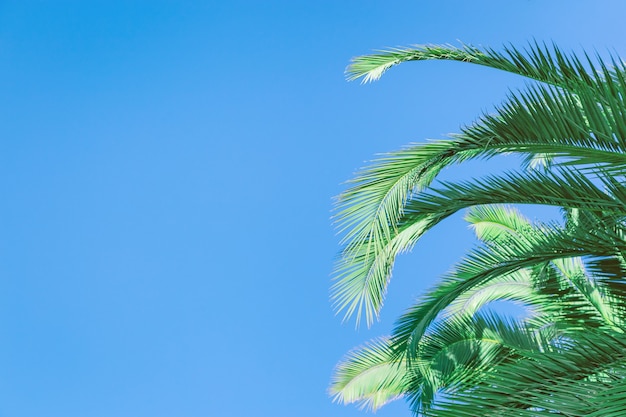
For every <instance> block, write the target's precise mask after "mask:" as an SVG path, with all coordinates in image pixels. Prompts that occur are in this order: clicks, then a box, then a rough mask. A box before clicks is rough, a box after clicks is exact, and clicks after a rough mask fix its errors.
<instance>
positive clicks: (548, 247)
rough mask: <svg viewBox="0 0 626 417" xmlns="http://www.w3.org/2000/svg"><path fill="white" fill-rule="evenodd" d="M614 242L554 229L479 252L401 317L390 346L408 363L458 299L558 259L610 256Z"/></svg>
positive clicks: (610, 236)
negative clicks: (519, 272) (484, 286)
mask: <svg viewBox="0 0 626 417" xmlns="http://www.w3.org/2000/svg"><path fill="white" fill-rule="evenodd" d="M614 238H615V235H614V234H612V233H609V232H607V233H604V234H601V235H589V234H585V233H581V234H578V235H577V234H572V233H571V232H568V231H565V230H562V229H559V228H556V227H555V228H552V229H547V228H544V230H543V233H541V234H537V235H530V236H525V239H519V240H518V242H517V245H516V247H511V246H510V245H509V244H507V245H501V244H497V243H494V244H492V245H489V246H486V247H479V248H477V249H475V250H473V251H472V252H470V253H469V254H468V255H467V256H466V257H465V259H464V260H463V261H462V262H461V263H460V264H459V265H457V267H456V268H455V269H454V270H453V271H452V272H451V273H449V274H448V275H446V276H444V278H443V279H442V280H441V282H440V283H439V284H438V285H437V286H436V287H435V289H434V290H432V291H431V292H429V293H428V294H426V295H425V296H424V297H422V298H421V299H420V300H419V302H418V303H417V304H416V305H415V306H414V307H412V308H410V309H409V310H407V312H406V313H405V314H404V315H403V316H402V317H400V319H399V320H398V322H397V325H396V328H395V330H394V334H393V339H392V340H393V342H394V345H395V346H396V348H397V350H398V352H401V353H403V354H407V355H408V358H409V359H411V358H415V356H416V353H417V351H418V348H417V346H418V345H419V343H420V340H421V338H422V336H423V335H424V333H425V332H426V330H427V328H428V326H430V324H431V323H432V322H433V321H434V320H435V318H436V317H437V316H438V315H439V314H440V313H442V312H443V311H444V310H445V309H446V308H447V307H448V306H449V305H450V304H451V303H452V302H454V301H455V300H456V299H457V298H459V297H460V296H461V295H462V294H464V293H467V292H468V291H471V290H473V289H475V288H478V287H479V286H481V285H484V284H486V283H488V282H489V281H491V280H494V279H497V278H498V277H501V276H505V275H508V274H511V273H513V272H515V271H519V270H522V269H524V268H533V267H536V266H539V265H544V264H545V263H547V262H552V261H557V260H560V259H567V258H577V257H581V256H605V255H606V254H610V253H612V252H613V251H614V250H615V244H616V241H615V239H614ZM620 245H621V246H622V247H626V242H624V241H622V242H621V243H620ZM589 296H590V297H592V295H589Z"/></svg>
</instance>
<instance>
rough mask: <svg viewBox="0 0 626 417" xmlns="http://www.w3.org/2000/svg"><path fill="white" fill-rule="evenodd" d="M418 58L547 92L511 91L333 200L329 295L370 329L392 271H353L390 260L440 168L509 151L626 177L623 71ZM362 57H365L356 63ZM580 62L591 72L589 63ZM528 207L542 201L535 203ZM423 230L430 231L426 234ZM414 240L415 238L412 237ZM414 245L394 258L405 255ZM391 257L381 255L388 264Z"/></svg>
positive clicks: (519, 60) (552, 57)
mask: <svg viewBox="0 0 626 417" xmlns="http://www.w3.org/2000/svg"><path fill="white" fill-rule="evenodd" d="M424 51H427V52H428V53H427V54H426V56H427V59H457V60H466V61H467V60H468V61H470V62H480V63H481V64H484V65H488V66H492V67H494V68H499V69H504V70H507V71H512V72H516V73H519V74H521V75H525V76H530V77H532V78H535V79H537V80H539V81H545V82H548V83H551V84H552V85H553V86H548V87H543V86H531V87H529V88H528V89H527V91H525V92H520V93H517V94H512V95H510V97H509V98H508V101H507V102H506V103H505V104H503V105H502V106H501V107H500V108H498V109H497V111H496V113H495V114H494V115H485V116H483V117H482V118H481V119H480V120H478V121H477V122H476V123H474V124H473V125H471V126H468V127H465V128H463V129H462V131H461V133H459V134H457V135H453V136H452V139H450V140H442V141H436V142H431V143H426V144H421V145H414V146H412V147H410V148H407V149H404V150H401V151H398V152H394V153H391V154H387V155H385V156H384V157H382V158H380V159H378V160H376V161H375V162H374V163H373V164H372V165H371V166H369V167H367V168H365V169H363V170H362V171H360V172H359V173H358V174H357V176H356V178H355V179H354V180H353V181H352V186H351V188H349V189H348V190H347V191H345V192H344V193H342V195H341V196H340V197H339V199H338V204H337V214H336V216H335V219H336V222H337V224H338V227H339V230H340V231H341V232H342V233H343V234H344V236H343V243H344V249H343V251H342V254H341V257H340V260H339V262H338V263H337V266H336V275H335V276H336V280H337V283H336V285H335V286H334V290H333V291H334V293H333V297H334V300H335V305H336V307H337V308H338V309H339V310H343V311H344V312H346V317H348V316H350V315H352V314H356V318H357V322H359V321H360V320H361V316H362V315H364V316H365V319H366V321H367V323H368V324H370V323H371V322H372V321H373V319H374V318H375V317H376V316H377V314H378V311H379V309H380V306H382V300H383V298H384V294H385V290H386V283H387V281H388V279H389V276H390V273H391V268H390V267H389V266H388V265H386V264H385V263H380V262H374V264H376V265H377V268H375V269H373V270H372V269H371V268H361V267H358V266H356V265H357V264H358V263H359V262H360V261H364V262H365V264H367V263H369V262H371V261H370V258H372V257H374V258H375V257H377V256H378V255H380V254H384V253H387V254H388V253H389V252H388V248H387V247H386V245H387V244H388V243H389V242H391V241H393V239H394V237H395V236H397V235H398V224H399V222H401V219H402V218H403V216H404V214H405V212H406V211H408V210H410V205H411V202H412V200H413V199H414V198H415V197H416V196H419V195H420V194H421V193H423V192H427V191H428V189H429V187H431V183H432V182H433V180H434V179H435V178H436V176H437V175H438V174H439V172H440V171H441V169H443V168H444V167H446V166H448V165H451V164H455V163H460V162H463V161H466V160H468V159H472V158H485V157H492V156H495V155H499V154H505V153H511V152H513V153H519V154H522V155H526V156H527V157H528V158H529V159H530V160H532V159H533V158H537V157H538V156H541V157H542V158H543V159H546V158H547V159H550V160H551V161H553V162H554V163H555V164H557V165H558V164H561V165H564V166H570V165H572V164H575V165H577V166H580V167H581V168H584V169H586V170H588V172H589V173H594V174H598V173H599V174H600V175H607V174H611V175H616V174H619V173H622V172H626V117H624V116H626V114H625V111H624V109H625V108H626V102H625V100H626V82H625V81H624V79H625V77H624V73H625V72H626V70H625V69H624V67H623V65H621V64H619V65H618V64H615V65H616V67H615V68H609V67H607V65H606V64H604V63H603V62H602V61H600V62H599V64H598V66H597V68H596V67H593V68H592V69H591V70H590V72H589V73H586V72H585V71H586V70H585V66H584V65H583V64H582V63H581V62H580V61H578V60H576V59H575V58H573V57H565V56H564V55H563V54H562V53H560V52H559V51H558V49H555V50H554V51H550V50H548V49H545V48H543V49H542V48H541V47H539V46H537V45H535V46H534V47H533V48H531V49H530V50H529V51H527V52H525V53H521V52H520V51H517V50H512V49H510V50H508V51H505V53H504V54H499V53H496V52H494V51H491V50H487V51H484V52H480V51H478V50H477V49H475V48H470V47H466V48H465V49H455V48H451V47H437V48H430V49H429V48H426V49H425V50H424ZM414 52H415V51H413V52H411V53H408V52H407V53H406V54H404V55H403V56H404V57H405V58H406V59H404V58H402V59H401V58H398V57H397V56H395V55H394V58H393V59H391V61H393V62H395V60H397V59H400V61H402V60H416V59H426V58H420V56H421V55H420V53H421V52H420V53H418V52H419V49H418V52H415V53H414ZM422 52H423V51H422ZM468 54H469V55H468ZM376 57H378V58H376ZM463 57H464V58H463ZM379 58H380V57H379V56H374V58H372V59H373V61H372V62H374V61H376V62H378V63H380V62H382V61H380V62H379V61H377V59H379ZM387 58H389V57H387ZM368 59H369V58H366V57H364V58H363V60H364V61H363V62H365V61H367V60H368ZM380 59H382V58H380ZM391 61H389V62H391ZM400 61H398V62H400ZM377 65H378V64H377ZM381 65H383V64H381ZM586 65H587V67H592V64H591V63H587V64H586ZM383 66H384V65H383ZM363 68H364V67H363ZM363 68H362V70H363V71H365V69H363ZM372 68H373V67H372ZM355 71H356V70H355ZM365 73H366V72H362V74H365ZM583 74H584V75H583ZM555 86H556V87H555ZM598 170H601V171H598ZM577 176H578V177H580V175H578V174H577ZM528 196H529V197H532V194H528ZM497 202H499V203H501V202H513V201H497ZM487 203H488V202H487ZM528 203H537V204H544V202H543V201H541V200H538V201H528ZM429 227H432V225H430V226H428V227H426V228H425V229H424V231H425V230H427V229H428V228H429ZM420 235H421V233H419V234H416V235H415V239H417V238H419V236H420ZM412 243H414V242H411V243H408V244H407V245H404V246H402V248H401V249H400V250H399V251H398V252H401V251H404V250H407V249H409V248H410V247H411V246H412ZM394 256H395V255H394ZM394 256H388V255H387V258H388V259H390V260H391V262H393V259H394ZM353 261H355V262H353Z"/></svg>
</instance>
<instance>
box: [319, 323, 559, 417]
mask: <svg viewBox="0 0 626 417" xmlns="http://www.w3.org/2000/svg"><path fill="white" fill-rule="evenodd" d="M553 338H554V329H553V328H550V327H545V326H544V327H542V328H541V329H534V330H532V329H527V328H525V327H524V325H523V324H521V323H515V322H512V321H505V320H503V319H501V318H499V317H497V316H494V315H491V314H486V315H485V314H481V315H474V316H463V317H449V318H447V319H446V320H443V321H441V322H439V323H438V324H437V325H436V326H433V327H432V328H431V329H430V331H429V333H428V335H427V336H426V337H425V338H424V340H423V341H422V342H421V344H420V355H419V360H418V361H416V362H414V363H412V364H411V365H410V366H409V365H408V363H407V362H406V361H405V360H403V359H398V358H397V355H396V354H395V353H394V352H393V347H392V345H391V343H390V340H389V339H387V338H383V339H377V340H374V341H372V342H370V343H369V344H367V345H365V346H363V347H361V348H359V349H357V350H354V351H352V352H350V353H349V354H348V355H347V357H346V358H345V359H344V360H343V361H342V362H341V363H340V364H339V365H338V366H337V369H336V372H335V376H334V378H333V382H332V385H331V390H330V391H331V394H333V395H334V400H336V401H339V402H342V403H344V404H348V403H359V404H360V405H361V407H367V408H370V409H373V410H376V409H378V408H380V407H381V406H383V405H385V404H386V403H388V402H390V401H393V400H395V399H397V398H400V397H402V396H405V395H406V396H408V397H409V398H410V399H411V401H412V402H413V403H414V405H415V406H416V407H419V408H420V409H422V410H424V409H428V408H430V407H431V405H432V404H433V402H434V401H435V394H436V393H438V392H440V391H441V390H445V389H448V388H453V386H454V385H456V384H458V383H459V380H458V379H459V377H461V376H462V378H463V379H468V378H479V377H480V375H482V374H484V373H485V372H486V371H487V370H489V369H491V368H492V367H493V366H494V365H495V364H496V363H501V362H503V361H507V360H513V359H514V358H517V357H518V356H519V353H520V352H525V351H537V350H545V349H549V348H550V345H549V341H550V340H552V339H553Z"/></svg>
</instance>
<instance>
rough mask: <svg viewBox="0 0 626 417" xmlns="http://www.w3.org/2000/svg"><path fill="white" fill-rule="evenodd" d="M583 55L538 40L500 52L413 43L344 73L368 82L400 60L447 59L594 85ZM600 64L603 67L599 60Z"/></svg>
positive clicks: (359, 61)
mask: <svg viewBox="0 0 626 417" xmlns="http://www.w3.org/2000/svg"><path fill="white" fill-rule="evenodd" d="M585 58H586V59H585V61H581V60H580V59H579V58H578V57H576V56H574V55H571V56H566V55H565V54H563V53H562V52H561V50H560V49H559V48H557V47H556V46H553V48H552V49H550V48H548V47H547V46H546V45H543V46H542V45H539V44H538V43H535V44H532V45H530V46H529V48H528V49H527V50H520V49H518V48H516V47H514V46H509V47H505V48H504V50H503V52H497V51H495V50H494V49H491V48H477V47H474V46H470V45H463V46H462V47H460V48H457V47H454V46H452V45H416V46H414V47H411V48H392V49H388V50H382V51H379V52H378V53H377V54H372V55H364V56H359V57H356V58H354V59H352V63H351V64H350V66H349V67H348V68H347V69H346V75H347V78H348V80H350V81H353V80H357V79H359V78H362V79H363V82H371V81H376V80H378V79H379V78H380V77H381V76H382V75H383V74H384V73H385V72H386V71H387V70H388V69H390V68H391V67H393V66H395V65H399V64H401V63H403V62H409V61H426V60H447V61H460V62H468V63H472V64H478V65H484V66H487V67H490V68H495V69H499V70H502V71H507V72H511V73H514V74H519V75H522V76H524V77H528V78H532V79H535V80H537V81H541V82H545V83H549V84H553V85H557V86H560V87H568V86H579V85H581V84H587V85H593V83H594V80H593V78H592V75H590V74H594V73H597V69H596V68H595V66H594V64H593V63H592V62H591V60H590V59H589V58H588V57H585ZM600 65H601V68H603V67H605V66H604V65H603V64H602V62H600Z"/></svg>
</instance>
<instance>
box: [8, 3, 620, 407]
mask: <svg viewBox="0 0 626 417" xmlns="http://www.w3.org/2000/svg"><path fill="white" fill-rule="evenodd" d="M625 12H626V5H625V4H624V2H622V1H596V2H589V1H582V0H580V1H576V0H570V1H561V0H550V1H540V0H515V1H502V0H498V1H496V0H493V1H484V0H479V1H473V2H467V1H461V0H458V1H450V0H448V1H446V0H438V1H370V0H366V1H363V0H361V1H352V0H342V1H337V0H334V1H326V0H318V1H307V2H301V1H278V0H268V1H263V2H261V1H258V2H253V1H242V0H239V1H237V0H235V1H220V2H215V1H196V2H192V1H173V0H172V1H158V0H150V1H112V0H108V1H84V0H80V1H79V0H77V1H64V0H57V1H23V0H22V1H9V0H7V1H3V2H1V3H0V97H1V100H0V107H1V108H0V119H1V120H0V133H1V135H0V195H1V196H2V202H1V203H0V219H1V220H0V283H1V287H0V416H2V417H5V416H6V417H105V416H107V417H108V416H116V417H131V416H132V417H137V416H150V417H169V416H182V417H199V416H215V417H218V416H219V417H231V416H233V417H239V416H268V417H269V416H273V417H288V416H298V417H309V416H311V417H312V416H316V417H318V416H328V415H333V416H339V417H340V416H347V417H353V416H359V415H363V414H362V413H361V412H359V411H358V410H356V409H355V408H354V407H344V406H339V405H336V404H332V403H331V401H330V400H329V398H328V396H327V393H326V389H327V386H328V382H329V379H330V375H331V372H332V369H333V367H334V365H335V363H336V362H337V361H338V360H339V359H340V358H341V357H342V356H343V354H344V353H345V352H346V351H347V350H348V349H350V348H351V347H353V346H356V345H358V344H360V343H362V342H364V341H365V340H367V339H369V338H371V337H374V336H377V335H382V334H386V333H388V332H389V330H390V328H391V327H392V325H393V320H394V319H395V317H396V316H397V315H398V314H400V312H401V311H402V310H403V309H404V308H406V307H407V306H408V305H409V304H410V302H411V300H412V299H414V298H415V297H416V296H417V295H419V294H420V293H421V292H422V291H424V289H425V288H427V287H428V286H429V285H431V284H432V282H433V281H434V280H435V279H436V277H437V276H438V275H439V274H441V273H442V272H444V271H446V270H447V269H448V267H449V266H450V265H451V264H452V263H453V262H454V261H455V260H456V259H458V257H459V256H460V255H461V254H462V253H463V252H464V250H465V249H467V248H468V247H469V246H470V245H471V244H472V237H471V235H470V234H469V232H467V230H466V228H465V226H464V224H463V222H462V221H461V220H460V217H457V218H454V219H451V220H449V221H448V222H446V223H445V224H443V225H442V226H441V227H440V228H439V229H437V230H436V231H433V233H431V234H429V235H428V236H427V237H425V239H424V241H423V242H421V243H420V244H419V245H418V246H417V248H416V251H415V252H414V253H413V254H412V255H408V256H404V257H402V258H401V259H400V260H399V264H398V268H397V270H396V273H395V276H394V280H393V281H392V284H391V287H390V294H389V299H388V303H387V305H386V309H385V310H384V311H383V316H382V321H381V322H380V323H378V324H376V325H375V326H374V327H373V328H372V329H370V330H367V329H359V330H358V331H356V330H355V329H354V324H353V323H346V324H341V320H340V318H338V317H335V316H334V313H333V311H332V309H331V306H330V303H329V301H328V296H329V286H330V272H331V270H332V264H333V258H334V255H335V253H336V252H337V250H338V239H337V237H336V236H335V234H334V231H333V228H332V226H331V222H330V220H329V217H330V215H331V207H332V197H333V196H334V195H336V194H337V193H339V192H340V190H341V189H342V186H341V183H342V182H343V181H345V180H346V179H348V178H349V177H350V176H351V174H352V172H353V171H354V170H355V169H357V168H358V167H359V166H361V165H363V163H364V161H365V160H368V159H370V158H371V157H372V156H373V154H375V153H376V152H383V151H390V150H394V149H397V148H399V147H401V146H402V145H404V144H406V143H408V142H410V141H417V140H422V139H424V138H440V137H442V135H444V134H446V133H449V132H454V131H456V130H457V129H458V127H459V125H461V124H463V123H469V122H471V121H472V120H473V119H474V118H475V117H476V116H478V115H479V114H480V113H481V112H482V111H488V110H489V109H490V108H491V106H492V105H493V104H496V103H498V102H499V101H501V100H502V99H503V98H504V96H505V94H506V93H507V90H508V88H509V87H512V88H515V86H520V85H522V83H523V81H522V80H519V79H517V78H515V77H512V76H509V75H502V74H499V73H497V72H494V71H490V70H488V69H485V68H475V67H471V66H467V65H465V66H464V65H462V64H458V63H439V62H431V63H419V64H407V65H405V66H403V67H401V68H398V69H396V70H394V71H392V72H390V73H389V74H388V75H387V76H385V77H384V78H383V80H382V81H380V82H378V83H376V84H374V85H368V86H360V85H358V84H357V83H346V82H345V81H344V78H343V70H344V68H345V66H346V64H347V63H348V61H349V59H350V57H352V56H355V55H359V54H364V53H367V52H369V51H371V50H372V49H374V48H382V47H388V46H402V45H408V44H413V43H449V42H451V43H455V42H456V41H457V40H462V41H463V42H466V43H471V44H476V45H488V46H493V47H499V46H500V45H502V44H504V43H507V42H512V43H514V44H517V45H524V44H525V43H526V42H527V41H529V40H531V39H533V38H535V39H537V40H540V41H542V40H547V41H551V40H554V41H555V42H557V43H558V44H559V45H561V46H562V47H563V48H565V49H572V48H573V49H578V48H580V47H585V48H594V47H595V48H597V49H599V50H600V51H605V50H606V49H612V50H615V51H617V52H618V53H620V54H621V55H622V56H624V57H626V42H625V41H624V22H623V17H624V15H626V13H625ZM480 170H481V167H480V166H479V165H472V166H471V167H468V168H466V169H465V170H464V171H462V172H460V175H472V174H475V173H477V172H480ZM409 415H410V413H409V412H408V411H407V407H406V405H405V404H404V403H402V402H400V403H397V404H393V405H391V406H389V407H388V408H386V409H383V410H382V411H380V412H378V413H377V416H380V417H386V416H409Z"/></svg>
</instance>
